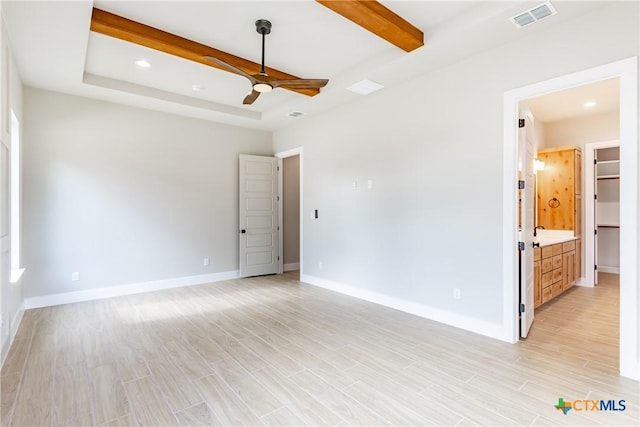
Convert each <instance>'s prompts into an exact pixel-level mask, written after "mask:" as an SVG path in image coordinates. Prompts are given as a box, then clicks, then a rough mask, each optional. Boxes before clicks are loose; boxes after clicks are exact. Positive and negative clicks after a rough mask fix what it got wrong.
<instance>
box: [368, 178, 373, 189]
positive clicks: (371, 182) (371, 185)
mask: <svg viewBox="0 0 640 427" xmlns="http://www.w3.org/2000/svg"><path fill="white" fill-rule="evenodd" d="M367 188H368V189H369V190H371V189H372V188H373V180H372V179H368V180H367Z"/></svg>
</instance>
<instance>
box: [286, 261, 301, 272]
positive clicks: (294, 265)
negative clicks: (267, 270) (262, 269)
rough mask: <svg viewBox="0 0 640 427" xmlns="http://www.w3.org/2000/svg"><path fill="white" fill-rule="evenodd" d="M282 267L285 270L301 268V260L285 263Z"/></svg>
mask: <svg viewBox="0 0 640 427" xmlns="http://www.w3.org/2000/svg"><path fill="white" fill-rule="evenodd" d="M282 269H283V270H284V271H294V270H300V263H299V262H292V263H289V264H285V265H283V266H282Z"/></svg>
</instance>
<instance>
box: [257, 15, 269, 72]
mask: <svg viewBox="0 0 640 427" xmlns="http://www.w3.org/2000/svg"><path fill="white" fill-rule="evenodd" d="M256 31H257V32H258V34H262V64H261V68H260V74H262V75H263V76H266V75H267V72H266V71H265V70H264V46H265V43H264V40H265V36H266V35H267V34H269V33H271V22H270V21H268V20H266V19H258V20H257V21H256Z"/></svg>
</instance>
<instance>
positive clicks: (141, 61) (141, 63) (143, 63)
mask: <svg viewBox="0 0 640 427" xmlns="http://www.w3.org/2000/svg"><path fill="white" fill-rule="evenodd" d="M136 65H137V66H138V67H140V68H149V67H151V62H149V61H147V60H146V59H138V60H137V61H136Z"/></svg>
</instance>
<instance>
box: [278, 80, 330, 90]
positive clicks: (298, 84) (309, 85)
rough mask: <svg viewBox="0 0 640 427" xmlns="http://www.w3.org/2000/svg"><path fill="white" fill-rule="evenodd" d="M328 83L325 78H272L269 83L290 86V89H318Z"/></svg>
mask: <svg viewBox="0 0 640 427" xmlns="http://www.w3.org/2000/svg"><path fill="white" fill-rule="evenodd" d="M327 83H329V80H327V79H291V80H273V81H270V82H269V84H270V85H271V86H273V87H274V88H276V87H284V88H292V89H320V88H321V87H325V86H326V85H327Z"/></svg>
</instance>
